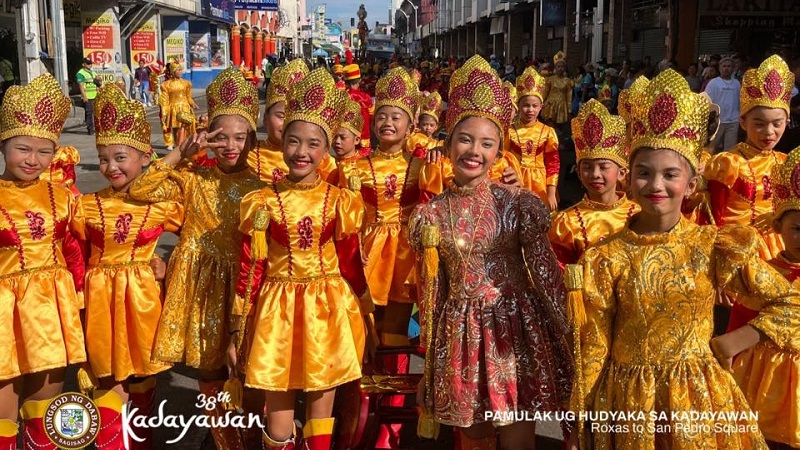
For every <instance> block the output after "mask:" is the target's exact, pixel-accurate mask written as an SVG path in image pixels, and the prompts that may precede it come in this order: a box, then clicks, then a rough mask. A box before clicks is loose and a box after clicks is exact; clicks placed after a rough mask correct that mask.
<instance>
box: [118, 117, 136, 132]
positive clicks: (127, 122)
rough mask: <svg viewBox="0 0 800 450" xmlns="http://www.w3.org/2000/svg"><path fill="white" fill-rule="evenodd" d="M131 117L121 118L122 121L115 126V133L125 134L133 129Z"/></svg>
mask: <svg viewBox="0 0 800 450" xmlns="http://www.w3.org/2000/svg"><path fill="white" fill-rule="evenodd" d="M133 124H134V120H133V116H127V117H123V118H122V120H120V121H119V124H117V133H126V132H128V131H131V130H132V129H133Z"/></svg>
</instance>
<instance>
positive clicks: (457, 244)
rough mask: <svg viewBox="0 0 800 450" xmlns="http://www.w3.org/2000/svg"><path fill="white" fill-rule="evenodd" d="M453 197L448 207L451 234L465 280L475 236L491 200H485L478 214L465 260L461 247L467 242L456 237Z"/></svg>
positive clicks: (448, 198) (448, 202)
mask: <svg viewBox="0 0 800 450" xmlns="http://www.w3.org/2000/svg"><path fill="white" fill-rule="evenodd" d="M489 195H491V192H489ZM451 197H452V195H449V196H448V197H447V207H448V209H449V210H450V211H449V212H450V214H449V215H450V234H451V235H452V236H453V239H454V243H455V247H456V252H457V253H458V257H459V259H461V272H462V274H461V278H462V280H463V279H465V278H466V275H467V265H468V264H469V261H470V258H471V257H472V250H473V249H474V248H475V236H476V235H477V233H478V226H479V225H480V221H481V219H482V218H483V214H484V213H485V212H486V208H487V207H488V206H489V200H488V199H484V201H483V205H481V211H480V213H479V214H478V218H477V219H476V220H475V227H474V229H473V230H472V236H471V237H470V243H469V250H468V251H467V257H466V259H465V258H464V254H463V253H462V252H461V247H463V246H465V245H466V242H465V241H464V239H463V238H461V237H458V238H456V236H457V234H456V226H455V223H454V221H453V215H454V214H453V205H452V203H451V202H450V199H451Z"/></svg>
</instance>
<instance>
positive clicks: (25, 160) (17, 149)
mask: <svg viewBox="0 0 800 450" xmlns="http://www.w3.org/2000/svg"><path fill="white" fill-rule="evenodd" d="M55 153H56V145H55V144H54V143H53V141H51V140H49V139H43V138H38V137H33V136H15V137H12V138H9V139H7V140H6V141H4V142H3V157H4V159H5V163H6V169H5V171H4V172H3V177H2V178H3V179H4V180H8V181H33V180H37V179H38V178H39V175H41V174H42V172H44V171H45V170H47V168H48V167H50V163H51V162H52V161H53V156H55Z"/></svg>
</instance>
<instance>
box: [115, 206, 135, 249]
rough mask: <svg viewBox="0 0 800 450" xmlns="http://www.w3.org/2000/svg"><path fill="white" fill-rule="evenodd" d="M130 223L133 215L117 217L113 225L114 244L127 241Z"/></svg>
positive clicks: (127, 214) (126, 214)
mask: <svg viewBox="0 0 800 450" xmlns="http://www.w3.org/2000/svg"><path fill="white" fill-rule="evenodd" d="M132 221H133V215H131V213H125V214H120V215H119V217H117V221H116V222H115V223H114V229H115V230H114V242H116V243H117V244H122V243H124V242H125V241H126V240H127V239H128V234H129V233H130V232H131V222H132Z"/></svg>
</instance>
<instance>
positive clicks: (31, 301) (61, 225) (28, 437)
mask: <svg viewBox="0 0 800 450" xmlns="http://www.w3.org/2000/svg"><path fill="white" fill-rule="evenodd" d="M69 111H70V100H69V98H67V97H66V96H65V95H64V94H63V93H62V91H61V87H60V86H59V85H58V82H57V81H56V80H55V78H53V77H52V76H51V75H42V76H40V77H37V78H36V79H34V80H33V81H32V82H31V83H30V84H28V85H27V86H12V87H10V88H9V89H8V91H6V94H5V99H4V101H3V105H2V108H0V130H2V131H0V140H2V146H3V159H4V160H5V169H4V171H3V174H2V177H1V178H2V179H0V249H2V250H0V323H2V324H3V326H2V327H0V355H2V358H0V448H2V449H3V450H7V449H15V448H16V444H17V419H18V417H19V418H21V419H22V424H23V427H24V431H23V436H24V437H23V439H22V441H23V446H24V448H37V449H46V450H49V449H55V448H56V446H55V444H54V443H53V442H52V441H51V440H50V439H49V438H48V436H47V433H46V430H45V423H44V413H45V411H46V409H47V407H48V405H49V404H50V402H51V399H52V398H53V397H54V396H57V395H58V394H60V393H61V390H62V388H63V385H64V375H65V373H66V367H67V365H69V364H77V363H82V362H84V361H86V352H85V349H84V339H83V331H82V327H81V319H80V310H81V308H83V293H82V292H81V291H82V290H83V276H84V261H83V256H82V254H81V249H80V244H79V242H78V240H77V239H76V238H75V236H73V235H72V234H71V233H70V231H69V229H70V223H71V222H72V220H73V218H74V217H75V216H76V215H77V214H78V207H77V205H78V201H77V199H76V198H75V196H74V195H73V194H72V192H70V191H69V189H67V188H65V187H63V186H60V185H56V184H51V183H49V182H47V181H42V180H40V179H39V177H40V175H41V174H42V173H43V172H44V171H45V170H47V168H48V167H49V166H50V163H51V162H52V160H53V156H54V155H55V149H56V146H57V145H58V138H59V135H60V134H61V129H62V127H63V126H64V121H65V120H66V118H67V114H69ZM20 404H21V405H22V407H21V408H20Z"/></svg>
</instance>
